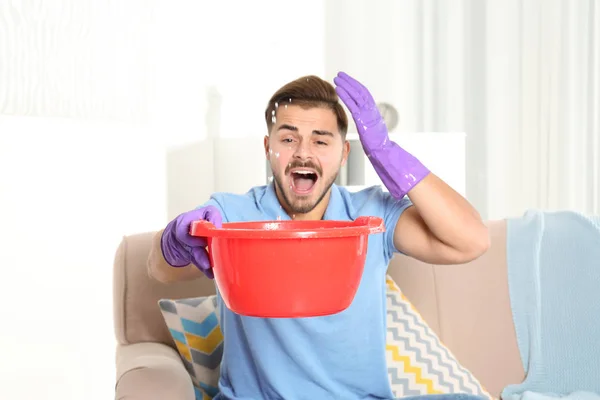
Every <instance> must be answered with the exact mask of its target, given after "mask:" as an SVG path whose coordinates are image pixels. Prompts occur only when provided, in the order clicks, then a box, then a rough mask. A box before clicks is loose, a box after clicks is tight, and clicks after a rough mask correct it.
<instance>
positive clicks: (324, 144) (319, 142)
mask: <svg viewBox="0 0 600 400" xmlns="http://www.w3.org/2000/svg"><path fill="white" fill-rule="evenodd" d="M317 144H318V145H319V146H327V143H325V142H323V141H320V140H318V141H317Z"/></svg>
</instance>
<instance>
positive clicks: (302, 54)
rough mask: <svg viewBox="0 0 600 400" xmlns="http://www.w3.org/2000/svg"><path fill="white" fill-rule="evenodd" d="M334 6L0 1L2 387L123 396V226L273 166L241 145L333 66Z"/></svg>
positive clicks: (10, 391) (16, 391) (9, 395)
mask: <svg viewBox="0 0 600 400" xmlns="http://www.w3.org/2000/svg"><path fill="white" fill-rule="evenodd" d="M250 11H252V12H253V13H254V14H255V16H254V17H253V18H248V15H249V12H250ZM280 18H283V19H284V21H283V22H282V21H280ZM323 18H324V8H323V5H322V2H321V1H316V0H313V1H303V2H302V3H300V2H298V3H288V2H285V3H284V2H279V1H275V0H273V1H253V2H247V1H219V2H194V1H183V0H180V1H157V2H147V1H144V0H127V1H124V2H97V1H94V0H63V1H61V2H60V3H58V2H49V1H48V2H35V3H30V2H21V1H19V0H7V1H2V2H0V269H1V271H2V279H0V301H1V303H2V304H3V306H4V307H3V312H2V326H3V329H1V330H0V398H2V399H41V398H43V399H60V400H69V399H77V400H79V399H83V398H85V399H91V400H93V399H107V398H112V397H113V396H114V345H115V340H114V335H113V323H112V281H111V280H112V262H113V255H114V251H115V250H116V247H117V246H118V243H119V241H120V239H121V237H122V235H126V234H131V233H135V232H142V231H147V230H153V229H157V228H160V227H162V226H164V225H165V224H166V222H167V221H168V219H169V218H172V217H173V216H175V215H176V214H178V213H180V212H182V211H185V210H187V209H189V208H191V207H195V206H196V205H198V204H200V203H202V202H203V201H205V200H206V198H207V197H208V195H209V194H210V193H211V192H212V191H213V190H228V189H230V188H231V186H227V185H223V183H222V179H225V178H237V180H235V181H234V182H235V184H236V185H237V186H235V187H233V189H234V190H242V189H247V186H249V184H250V183H251V181H253V180H256V179H259V177H260V179H263V178H264V156H263V154H262V153H261V152H259V151H257V152H254V150H252V151H253V153H248V155H252V156H253V157H255V160H258V162H256V163H255V161H254V160H253V159H242V157H241V155H243V154H245V153H243V152H241V150H243V149H248V146H249V143H252V144H253V145H255V143H257V144H258V147H256V148H257V149H260V145H261V143H262V136H263V135H264V129H265V128H264V121H263V116H262V115H263V110H264V107H265V106H266V102H267V100H268V97H269V96H270V94H271V93H272V92H273V91H274V90H275V89H276V88H277V87H278V86H279V85H281V84H282V83H284V82H285V81H287V80H289V79H293V78H296V77H297V76H299V75H304V74H318V75H321V74H323V71H324V62H323V59H324V44H323V34H324V33H323V30H322V29H321V27H323V26H324V21H323ZM308 21H310V24H311V25H314V26H317V28H314V27H312V26H311V27H310V28H308V25H307V24H308ZM282 24H283V25H285V26H286V27H288V28H289V29H288V28H285V29H283V28H282V27H281V26H282ZM235 31H237V32H239V34H233V32H235ZM251 137H252V138H255V139H256V141H250V139H249V138H251ZM220 138H221V139H220ZM220 140H224V141H225V142H221V141H220ZM215 142H216V143H217V145H215ZM224 143H226V146H235V149H236V150H235V157H231V156H230V155H228V154H227V153H226V151H224V149H226V147H224ZM255 153H256V154H255ZM215 160H217V161H218V168H216V170H217V171H216V172H217V174H216V175H215V163H214V161H215ZM240 172H242V173H243V174H245V175H240V174H239V173H240ZM243 179H246V180H247V181H246V182H245V183H244V182H243Z"/></svg>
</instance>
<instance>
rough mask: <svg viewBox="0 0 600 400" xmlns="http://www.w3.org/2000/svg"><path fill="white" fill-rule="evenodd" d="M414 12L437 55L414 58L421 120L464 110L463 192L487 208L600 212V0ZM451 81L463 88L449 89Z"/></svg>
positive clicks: (502, 212) (445, 6)
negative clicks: (458, 63) (459, 63)
mask: <svg viewBox="0 0 600 400" xmlns="http://www.w3.org/2000/svg"><path fill="white" fill-rule="evenodd" d="M451 9H452V12H450V10H451ZM461 11H462V12H461ZM418 12H419V17H420V18H421V20H422V21H424V22H423V23H422V24H421V25H420V26H421V29H422V31H421V32H420V35H421V36H422V38H426V40H425V42H430V44H429V45H426V46H425V49H429V52H430V56H429V58H430V59H433V60H438V61H440V62H439V63H435V62H434V63H431V62H428V58H427V57H423V58H422V59H421V60H419V61H420V62H421V63H422V65H423V67H425V68H426V69H425V72H423V73H421V75H420V76H421V77H422V80H423V82H422V87H421V90H422V91H423V92H424V93H425V95H424V96H422V97H421V98H422V99H426V100H427V101H423V102H422V103H421V107H423V110H424V112H422V113H419V115H422V119H421V120H420V121H418V129H421V130H454V129H455V128H456V127H455V126H451V125H450V124H449V121H452V120H453V119H454V121H456V115H455V114H456V113H459V115H461V116H462V123H463V127H464V130H465V131H466V132H467V135H468V136H467V137H468V149H467V157H468V159H467V167H468V171H467V185H468V187H467V195H468V196H469V197H470V199H471V200H472V201H473V202H474V203H475V204H476V206H477V207H478V208H479V209H480V210H481V212H482V213H483V214H484V215H485V217H486V218H503V217H507V216H516V215H520V214H522V213H523V212H524V211H525V210H527V209H530V208H540V209H546V210H557V209H571V210H576V211H580V212H584V213H591V214H600V2H599V1H597V0H503V1H487V2H481V1H478V0H466V1H452V2H433V1H425V2H422V3H421V5H420V7H419V8H418ZM422 40H423V39H422ZM451 57H456V58H459V59H462V60H464V68H462V69H460V70H459V69H456V68H454V69H449V68H448V67H449V59H450V58H451ZM428 81H430V83H429V84H428V83H427V82H428ZM452 82H462V83H464V85H463V86H462V92H461V90H460V89H461V88H459V87H457V86H456V85H454V86H452V90H453V91H454V92H455V95H453V93H448V88H449V87H450V86H449V85H452ZM461 111H462V112H461Z"/></svg>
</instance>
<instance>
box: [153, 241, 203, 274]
mask: <svg viewBox="0 0 600 400" xmlns="http://www.w3.org/2000/svg"><path fill="white" fill-rule="evenodd" d="M163 231H164V230H163V229H161V230H160V231H158V232H157V233H156V234H155V235H154V238H153V239H152V247H151V248H150V254H149V255H148V261H147V268H148V275H149V276H150V277H151V278H153V279H156V280H157V281H159V282H162V283H173V282H181V281H189V280H192V279H199V278H201V277H203V276H204V273H202V271H200V269H199V268H198V267H196V266H195V265H194V264H191V263H190V264H189V265H186V266H185V267H177V268H175V267H172V266H170V265H169V263H167V261H166V260H165V257H164V256H163V253H162V250H161V248H160V240H161V237H162V234H163Z"/></svg>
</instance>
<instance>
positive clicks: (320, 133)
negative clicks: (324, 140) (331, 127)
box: [312, 131, 333, 137]
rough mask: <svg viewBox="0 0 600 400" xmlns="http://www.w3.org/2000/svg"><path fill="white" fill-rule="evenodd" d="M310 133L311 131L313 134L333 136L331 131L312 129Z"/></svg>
mask: <svg viewBox="0 0 600 400" xmlns="http://www.w3.org/2000/svg"><path fill="white" fill-rule="evenodd" d="M312 133H313V135H319V136H331V137H333V133H331V132H329V131H313V132H312Z"/></svg>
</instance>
